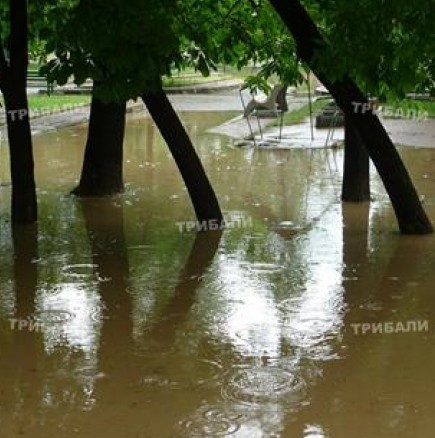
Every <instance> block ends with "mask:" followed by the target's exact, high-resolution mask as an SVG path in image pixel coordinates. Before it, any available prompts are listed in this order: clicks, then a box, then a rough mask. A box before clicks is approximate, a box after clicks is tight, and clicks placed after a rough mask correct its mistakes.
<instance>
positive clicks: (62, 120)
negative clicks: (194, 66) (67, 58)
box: [0, 90, 435, 148]
mask: <svg viewBox="0 0 435 438" xmlns="http://www.w3.org/2000/svg"><path fill="white" fill-rule="evenodd" d="M244 96H245V101H247V100H248V99H249V94H248V93H247V92H245V94H244ZM169 98H170V100H171V102H172V104H173V105H174V107H175V109H176V110H177V111H180V112H183V111H189V112H208V111H225V112H239V113H240V114H241V113H242V110H243V106H242V103H241V101H240V95H239V92H238V91H237V90H224V91H221V92H219V93H215V94H175V95H171V96H169ZM288 100H289V107H290V109H293V110H295V109H297V108H300V107H301V106H303V105H304V104H305V103H306V99H305V98H304V97H289V99H288ZM129 111H130V112H132V111H144V113H145V112H146V110H145V108H144V105H143V103H142V102H141V101H138V102H137V103H134V102H131V103H130V104H129ZM2 120H4V114H0V135H1V136H2V138H3V139H4V138H6V135H5V134H6V133H5V130H6V129H5V128H6V127H5V126H4V123H3V124H2V123H1V121H2ZM88 120H89V106H86V107H83V108H80V109H79V110H76V111H74V112H65V113H60V114H53V115H49V116H44V117H40V118H35V119H32V121H31V125H32V132H33V133H35V134H37V133H42V132H47V131H52V130H56V129H62V128H65V127H68V126H71V125H75V124H79V123H86V122H87V121H88ZM273 120H274V119H270V118H267V119H263V118H262V119H261V120H260V124H261V127H262V129H265V128H266V126H268V125H270V123H271V122H272V121H273ZM251 122H252V123H251V126H252V128H253V130H254V132H257V133H258V131H259V128H258V124H257V121H256V118H255V117H251ZM383 123H384V125H385V127H386V129H387V131H388V132H389V134H390V135H391V137H392V139H393V141H394V142H395V143H396V144H401V145H405V146H414V147H428V148H429V147H435V120H434V119H428V120H426V121H415V120H404V119H401V120H392V119H388V120H383ZM210 132H214V133H219V134H224V135H227V136H229V137H232V138H246V137H248V136H249V135H250V131H249V126H248V124H247V123H246V120H244V119H243V118H241V117H240V116H238V117H237V118H235V119H233V120H232V121H231V122H230V123H228V122H227V123H225V124H224V125H221V126H218V127H215V128H213V129H211V130H210ZM278 132H279V128H273V129H272V130H271V131H270V132H269V133H268V135H269V136H271V137H274V136H275V137H276V136H277V135H278ZM325 132H326V130H322V131H319V141H322V138H324V136H325V135H326V134H325ZM284 136H285V137H287V138H289V139H290V140H292V139H297V141H299V142H300V141H302V139H303V138H304V139H306V140H304V141H308V142H311V139H310V134H309V123H308V122H305V123H303V124H301V125H295V126H291V127H285V128H284ZM322 136H323V137H322ZM316 138H317V136H316Z"/></svg>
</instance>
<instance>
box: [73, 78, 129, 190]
mask: <svg viewBox="0 0 435 438" xmlns="http://www.w3.org/2000/svg"><path fill="white" fill-rule="evenodd" d="M95 86H96V85H94V87H95ZM97 86H98V85H97ZM125 113H126V102H125V101H124V102H123V103H121V104H118V103H105V102H102V101H101V100H99V99H98V97H96V96H95V88H94V95H93V96H92V102H91V114H90V119H89V128H88V139H87V142H86V151H85V157H84V161H83V168H82V174H81V177H80V182H79V185H78V186H77V187H76V188H75V189H74V190H73V191H72V193H73V194H75V195H78V196H82V197H86V196H109V195H114V194H117V193H121V192H122V191H123V190H124V181H123V146H124V133H125Z"/></svg>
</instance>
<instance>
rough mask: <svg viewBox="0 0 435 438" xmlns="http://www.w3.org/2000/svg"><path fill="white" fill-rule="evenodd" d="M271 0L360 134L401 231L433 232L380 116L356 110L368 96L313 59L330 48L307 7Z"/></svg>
mask: <svg viewBox="0 0 435 438" xmlns="http://www.w3.org/2000/svg"><path fill="white" fill-rule="evenodd" d="M270 2H271V4H272V6H273V7H274V8H275V10H276V12H277V13H278V14H279V16H280V17H281V19H282V20H283V22H284V23H285V25H286V26H287V28H288V29H289V31H290V32H291V33H292V35H293V37H294V39H295V41H296V44H297V54H298V56H299V57H300V59H302V60H303V61H304V62H306V63H307V64H308V65H309V66H310V68H311V69H312V70H313V72H314V73H315V74H316V76H317V77H318V78H319V80H320V81H321V82H322V83H323V85H324V86H325V87H326V88H327V89H328V90H329V92H330V93H331V95H332V96H333V97H334V99H335V101H336V102H337V104H338V105H339V107H340V108H341V109H342V111H343V112H344V114H345V117H346V119H347V120H349V121H351V123H352V124H353V126H354V127H355V130H356V131H357V132H358V134H359V135H360V137H361V140H362V142H363V143H364V145H365V147H366V148H367V150H368V153H369V156H370V158H371V159H372V161H373V163H374V165H375V166H376V168H377V170H378V172H379V175H380V176H381V178H382V181H383V183H384V185H385V188H386V190H387V192H388V194H389V196H390V199H391V202H392V204H393V207H394V210H395V213H396V217H397V220H398V223H399V228H400V230H401V231H402V233H407V234H427V233H431V232H433V227H432V224H431V223H430V221H429V218H428V217H427V215H426V213H425V211H424V209H423V207H422V205H421V203H420V200H419V198H418V195H417V192H416V190H415V188H414V185H413V183H412V181H411V178H410V176H409V174H408V172H407V170H406V168H405V166H404V164H403V162H402V160H401V158H400V156H399V154H398V152H397V150H396V148H395V147H394V145H393V143H392V141H391V139H390V138H389V136H388V134H387V132H386V131H385V129H384V127H383V126H382V124H381V122H380V121H379V119H378V117H377V116H376V115H375V114H373V113H372V112H371V111H366V112H362V111H359V112H357V111H355V109H356V107H355V103H366V104H367V103H368V100H367V98H366V97H365V96H364V95H363V94H362V92H361V91H360V90H359V88H358V87H357V85H356V84H355V83H354V82H353V81H352V80H351V79H350V78H349V77H344V78H343V79H341V80H339V81H335V80H334V79H333V78H331V76H330V75H329V72H328V71H326V69H325V68H323V67H322V66H321V65H318V64H317V63H316V62H315V61H314V55H315V53H316V51H317V50H319V51H324V50H328V47H327V44H326V42H325V40H324V38H323V37H322V35H321V34H320V32H319V30H318V29H317V27H316V25H315V23H314V22H313V21H312V20H311V18H310V16H309V15H308V13H307V12H306V10H305V9H304V8H303V6H302V5H301V4H300V3H299V1H298V0H270Z"/></svg>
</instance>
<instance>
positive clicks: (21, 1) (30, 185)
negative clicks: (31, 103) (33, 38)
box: [0, 0, 37, 225]
mask: <svg viewBox="0 0 435 438" xmlns="http://www.w3.org/2000/svg"><path fill="white" fill-rule="evenodd" d="M10 24H11V30H10V36H9V45H8V49H9V53H10V59H9V60H7V59H6V58H5V52H4V50H3V45H2V44H1V42H0V89H1V91H2V93H3V97H4V101H5V112H6V122H7V131H8V138H9V148H10V167H11V179H12V206H11V213H12V223H13V224H23V225H24V224H31V223H33V222H36V220H37V202H36V188H35V177H34V162H33V151H32V134H31V129H30V121H29V107H28V102H27V95H26V86H27V65H28V55H27V1H26V0H11V1H10Z"/></svg>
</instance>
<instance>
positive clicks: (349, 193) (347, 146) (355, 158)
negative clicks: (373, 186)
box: [341, 120, 370, 202]
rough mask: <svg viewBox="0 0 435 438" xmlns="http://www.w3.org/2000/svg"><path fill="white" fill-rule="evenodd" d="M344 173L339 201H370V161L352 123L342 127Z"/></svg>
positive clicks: (346, 123)
mask: <svg viewBox="0 0 435 438" xmlns="http://www.w3.org/2000/svg"><path fill="white" fill-rule="evenodd" d="M344 132H345V135H344V172H343V186H342V193H341V200H342V201H344V202H366V201H370V159H369V155H368V153H367V150H366V148H365V147H364V144H363V142H362V140H361V137H360V136H359V134H358V132H357V130H356V129H355V127H354V126H353V125H352V122H351V121H349V120H345V125H344Z"/></svg>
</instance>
